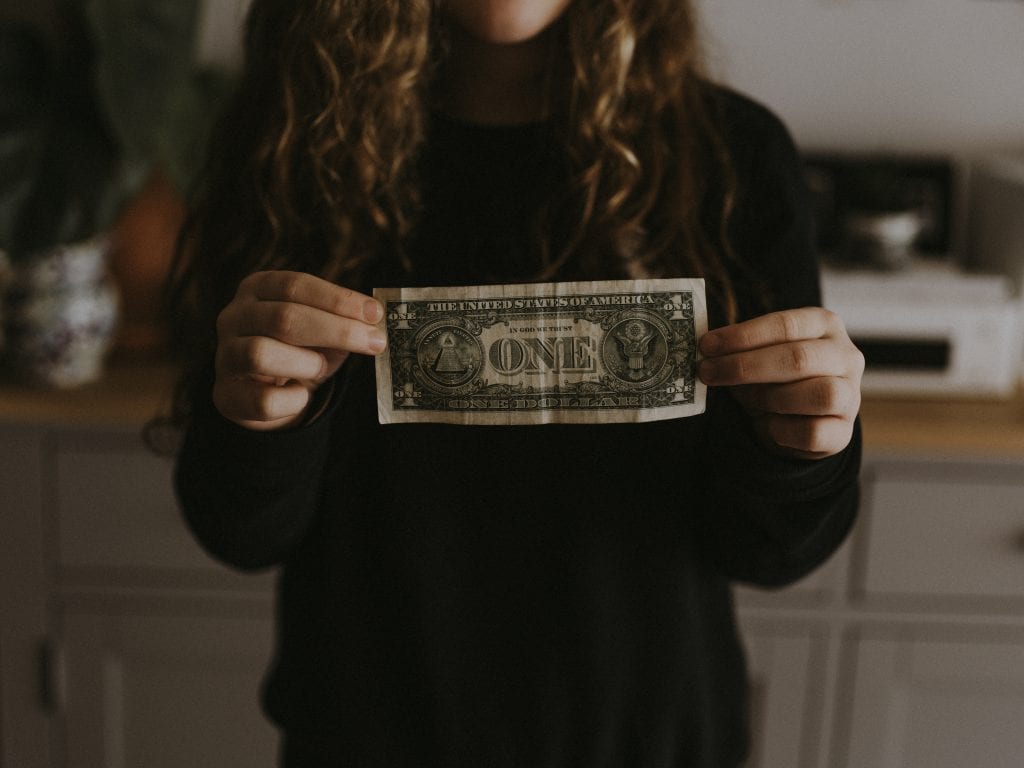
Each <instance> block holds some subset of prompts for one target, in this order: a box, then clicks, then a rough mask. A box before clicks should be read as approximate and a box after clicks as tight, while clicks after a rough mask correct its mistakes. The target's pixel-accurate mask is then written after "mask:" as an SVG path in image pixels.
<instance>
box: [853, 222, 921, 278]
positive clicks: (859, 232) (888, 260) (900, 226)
mask: <svg viewBox="0 0 1024 768" xmlns="http://www.w3.org/2000/svg"><path fill="white" fill-rule="evenodd" d="M843 228H844V237H845V245H844V249H843V250H844V258H845V260H846V261H848V262H851V263H853V264H861V265H864V266H867V267H871V268H874V269H888V270H898V269H903V268H904V267H907V266H909V265H910V262H911V260H912V259H913V256H914V244H915V243H916V242H917V239H918V237H920V235H921V231H922V230H923V229H924V219H922V217H921V214H920V213H918V212H917V211H885V212H870V213H869V212H862V211H853V212H851V213H850V214H849V215H848V216H847V217H846V218H845V220H844V222H843Z"/></svg>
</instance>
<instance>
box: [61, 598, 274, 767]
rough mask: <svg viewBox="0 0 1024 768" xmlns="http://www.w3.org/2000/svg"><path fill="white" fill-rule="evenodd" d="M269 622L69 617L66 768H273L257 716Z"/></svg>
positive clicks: (267, 731) (269, 741)
mask: <svg viewBox="0 0 1024 768" xmlns="http://www.w3.org/2000/svg"><path fill="white" fill-rule="evenodd" d="M271 634H272V621H271V619H270V617H269V616H267V617H265V618H213V617H208V616H185V615H183V616H180V617H179V616H174V617H170V616H149V615H137V614H135V615H131V614H126V615H123V616H116V615H98V614H88V613H85V614H77V613H69V614H68V615H66V616H65V618H64V643H65V650H66V667H67V702H66V712H65V744H66V745H67V746H66V752H67V754H66V755H65V762H64V765H65V766H66V768H100V767H102V768H138V767H140V766H145V768H182V766H217V768H271V767H272V766H274V765H275V764H276V755H277V735H276V732H275V730H274V729H273V727H272V726H271V725H270V724H269V723H268V722H267V721H266V720H265V719H264V717H263V715H262V713H261V712H260V710H259V704H258V696H259V685H260V682H261V678H262V675H263V670H264V669H265V667H266V665H267V663H268V660H269V658H270V645H271Z"/></svg>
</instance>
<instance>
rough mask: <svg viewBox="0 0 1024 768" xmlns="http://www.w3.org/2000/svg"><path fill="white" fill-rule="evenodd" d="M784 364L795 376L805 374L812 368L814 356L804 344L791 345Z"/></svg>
mask: <svg viewBox="0 0 1024 768" xmlns="http://www.w3.org/2000/svg"><path fill="white" fill-rule="evenodd" d="M786 362H787V364H788V366H789V368H790V370H792V371H793V372H794V373H796V374H806V373H808V372H809V371H811V370H813V368H814V356H813V355H812V353H811V351H810V349H809V348H808V346H807V345H806V344H793V345H791V346H790V347H789V349H788V354H787V361H786Z"/></svg>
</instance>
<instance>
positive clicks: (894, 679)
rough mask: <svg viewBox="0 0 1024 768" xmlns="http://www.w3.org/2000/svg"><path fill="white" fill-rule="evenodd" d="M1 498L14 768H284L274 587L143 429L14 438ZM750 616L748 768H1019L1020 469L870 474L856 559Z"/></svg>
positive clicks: (878, 461)
mask: <svg viewBox="0 0 1024 768" xmlns="http://www.w3.org/2000/svg"><path fill="white" fill-rule="evenodd" d="M0 500H2V504H0V768H135V767H136V766H146V768H164V767H165V766H166V767H167V768H172V767H173V768H177V767H178V766H192V765H195V766H206V765H216V766H219V767H221V768H234V767H235V766H237V767H238V768H242V767H243V766H244V767H245V768H270V767H271V766H272V765H273V764H274V761H275V759H276V752H277V743H276V742H277V738H276V734H275V733H274V730H273V728H272V727H271V725H270V724H269V723H268V722H267V721H266V720H265V719H264V717H263V715H262V713H261V712H260V710H259V705H258V696H259V687H260V684H261V681H262V677H263V674H264V671H265V669H266V666H267V663H268V661H269V658H270V655H271V653H272V632H273V599H272V594H273V574H264V575H261V576H252V575H241V574H238V573H234V572H232V571H230V570H228V569H226V568H224V567H223V566H221V565H219V564H217V563H215V562H214V561H212V560H211V559H210V558H208V557H206V556H205V555H204V554H203V552H202V551H201V550H200V548H199V546H198V545H197V544H196V543H195V542H194V541H193V540H192V539H191V537H190V536H189V534H188V533H187V530H186V528H185V526H184V525H183V523H182V521H181V519H180V517H179V513H178V510H177V507H176V505H175V502H174V498H173V495H172V493H171V462H170V461H169V460H168V459H164V458H160V457H157V456H154V455H152V454H151V453H150V452H148V450H147V449H146V448H145V447H144V446H143V445H142V442H141V440H140V438H139V435H138V428H136V427H125V428H115V427H102V426H88V427H79V428H67V427H62V428H57V427H48V426H45V425H35V426H31V425H30V426H20V427H15V426H4V425H2V424H0ZM737 605H738V608H739V615H740V625H741V630H742V633H743V640H744V643H745V646H746V649H747V657H748V664H749V671H750V677H751V683H752V702H751V703H752V713H751V714H752V722H753V725H754V737H755V740H754V752H753V755H752V757H751V760H750V762H749V766H750V768H967V767H969V768H975V766H984V767H985V768H1010V767H1011V766H1013V768H1017V767H1018V766H1020V765H1024V762H1022V758H1021V756H1022V755H1024V458H1022V457H1014V458H1006V457H1005V455H1004V457H1003V458H992V459H986V460H973V461H952V460H949V459H939V458H935V457H931V458H922V459H920V460H909V459H907V458H906V457H902V458H896V457H883V456H874V457H871V456H869V461H868V462H867V464H866V470H865V476H864V505H863V510H862V513H861V517H860V521H859V523H858V525H857V526H856V528H855V530H854V532H853V535H852V536H851V538H850V540H849V541H848V542H847V543H846V544H845V545H844V546H843V548H842V549H841V550H840V551H839V552H838V553H837V554H836V555H835V556H834V557H833V558H832V559H831V560H830V561H829V562H828V563H827V564H826V565H825V566H824V567H822V568H820V569H819V570H817V571H816V572H815V573H814V574H812V575H811V576H809V577H808V578H807V579H804V580H803V581H802V582H800V583H799V584H796V585H794V586H793V587H790V588H788V589H785V590H781V591H759V590H753V589H739V590H738V591H737ZM44 650H45V651H47V652H45V653H44ZM41 661H42V662H46V663H45V664H42V665H41V664H40V662H41Z"/></svg>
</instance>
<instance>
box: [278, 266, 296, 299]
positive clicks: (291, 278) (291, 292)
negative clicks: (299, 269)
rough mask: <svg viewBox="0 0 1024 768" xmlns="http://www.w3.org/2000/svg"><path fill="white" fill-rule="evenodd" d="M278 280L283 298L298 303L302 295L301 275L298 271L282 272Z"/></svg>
mask: <svg viewBox="0 0 1024 768" xmlns="http://www.w3.org/2000/svg"><path fill="white" fill-rule="evenodd" d="M278 280H279V286H278V291H279V293H280V296H281V300H282V301H285V302H293V303H298V302H299V300H300V297H301V295H302V279H301V275H299V274H298V273H296V272H282V273H281V275H280V277H279V278H278Z"/></svg>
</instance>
